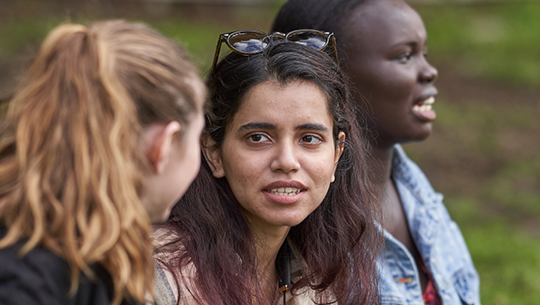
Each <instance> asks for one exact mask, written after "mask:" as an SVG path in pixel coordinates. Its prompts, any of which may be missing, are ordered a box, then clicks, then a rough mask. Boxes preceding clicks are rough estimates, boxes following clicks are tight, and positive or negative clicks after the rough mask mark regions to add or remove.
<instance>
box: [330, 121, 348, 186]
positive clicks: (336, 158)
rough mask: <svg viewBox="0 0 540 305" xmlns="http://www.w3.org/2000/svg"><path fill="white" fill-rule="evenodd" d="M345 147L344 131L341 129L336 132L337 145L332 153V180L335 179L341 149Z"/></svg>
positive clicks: (341, 152)
mask: <svg viewBox="0 0 540 305" xmlns="http://www.w3.org/2000/svg"><path fill="white" fill-rule="evenodd" d="M344 147H345V133H344V132H343V131H340V132H339V134H338V140H337V146H336V152H335V153H334V172H333V173H332V180H331V181H332V182H334V181H335V180H336V176H335V174H336V169H337V165H338V162H339V158H341V155H342V154H343V149H344Z"/></svg>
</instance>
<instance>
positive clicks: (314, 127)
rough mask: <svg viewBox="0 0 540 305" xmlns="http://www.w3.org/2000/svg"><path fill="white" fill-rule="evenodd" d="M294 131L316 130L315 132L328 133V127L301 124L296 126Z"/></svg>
mask: <svg viewBox="0 0 540 305" xmlns="http://www.w3.org/2000/svg"><path fill="white" fill-rule="evenodd" d="M295 130H316V131H324V132H328V131H329V130H328V127H326V126H324V125H323V124H302V125H299V126H296V128H295Z"/></svg>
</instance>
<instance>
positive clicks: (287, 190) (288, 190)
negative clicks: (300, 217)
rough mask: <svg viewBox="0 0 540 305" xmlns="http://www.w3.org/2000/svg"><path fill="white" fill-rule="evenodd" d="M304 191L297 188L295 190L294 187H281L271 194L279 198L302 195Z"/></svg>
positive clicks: (272, 190) (271, 191) (273, 190)
mask: <svg viewBox="0 0 540 305" xmlns="http://www.w3.org/2000/svg"><path fill="white" fill-rule="evenodd" d="M301 191H302V190H299V189H297V188H294V187H280V188H277V189H271V190H270V193H272V194H274V195H279V196H294V195H296V194H298V193H300V192H301Z"/></svg>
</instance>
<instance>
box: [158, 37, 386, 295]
mask: <svg viewBox="0 0 540 305" xmlns="http://www.w3.org/2000/svg"><path fill="white" fill-rule="evenodd" d="M222 40H225V42H227V44H228V45H229V46H230V47H231V48H232V50H233V51H234V52H233V53H231V54H230V55H228V56H227V57H226V58H225V59H223V60H222V61H221V62H219V64H217V65H216V66H215V68H213V69H212V71H211V73H210V76H209V79H208V85H209V88H210V94H211V105H210V106H211V107H210V110H209V113H208V114H207V117H206V128H205V131H204V132H203V141H202V142H203V144H202V152H203V155H204V158H203V161H202V164H203V165H202V167H201V171H200V173H199V175H198V176H197V178H196V179H195V181H194V184H192V186H191V187H190V189H189V190H188V191H187V193H186V196H184V197H183V198H182V200H180V201H179V203H178V204H177V205H176V206H175V207H174V209H173V211H172V214H171V217H170V218H169V220H168V221H167V222H166V223H165V224H164V225H161V226H160V229H158V230H157V232H156V240H157V241H158V243H159V245H158V250H157V254H156V256H155V257H156V258H157V260H158V262H159V268H158V272H157V281H156V299H157V304H230V305H239V304H250V305H251V304H289V305H292V304H327V303H333V302H336V301H337V303H338V304H377V303H378V297H377V286H376V281H377V280H376V271H375V257H376V253H377V249H378V246H379V244H380V241H379V239H378V237H377V231H376V228H375V226H374V224H373V221H372V216H373V213H374V211H373V203H372V200H371V198H372V197H370V196H369V192H368V188H367V186H366V185H365V184H364V183H363V182H364V181H366V180H367V179H366V178H365V176H366V168H365V164H366V160H365V157H366V154H365V148H364V146H363V144H364V143H365V142H364V141H362V136H361V131H360V130H359V129H358V127H357V125H356V124H355V123H354V122H355V120H354V118H355V115H356V114H355V112H354V108H353V107H352V104H351V102H350V97H349V93H348V89H347V87H346V86H345V84H344V80H343V76H342V74H341V72H340V70H339V68H338V66H337V65H336V63H335V61H334V60H332V59H331V57H329V56H327V55H326V54H324V53H323V52H322V51H320V50H317V49H320V48H324V47H325V46H327V45H328V43H329V41H331V40H332V38H331V35H330V34H327V33H323V32H318V31H309V30H306V31H300V32H295V33H289V34H288V35H281V34H279V35H274V36H272V37H266V35H265V34H261V33H258V32H237V33H232V34H226V35H222V36H221V38H220V42H219V44H221V41H222ZM313 40H315V41H317V40H318V41H323V42H324V43H321V44H317V45H318V47H317V49H314V48H312V47H308V46H304V45H302V44H305V45H313V43H312V42H313ZM219 44H218V48H219ZM248 45H249V46H250V47H249V48H248V47H247V46H248ZM218 50H219V49H218ZM326 50H327V51H333V49H332V47H329V48H326ZM217 56H218V54H216V57H217ZM333 304H335V303H333Z"/></svg>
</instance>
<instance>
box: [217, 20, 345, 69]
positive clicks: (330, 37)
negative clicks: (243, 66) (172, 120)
mask: <svg viewBox="0 0 540 305" xmlns="http://www.w3.org/2000/svg"><path fill="white" fill-rule="evenodd" d="M299 33H315V34H320V35H321V36H323V37H325V38H326V43H325V44H324V46H323V47H322V48H321V49H319V51H324V50H325V49H326V47H328V44H329V43H332V47H333V48H334V59H335V60H336V64H337V65H339V60H338V55H337V48H336V38H335V37H334V33H330V32H323V31H319V30H313V29H303V30H294V31H291V32H289V33H287V34H284V33H281V32H275V33H272V34H267V33H264V32H261V31H255V30H247V31H234V32H230V33H224V34H221V35H219V40H218V43H217V46H216V52H215V53H214V60H213V62H212V67H211V68H210V75H211V76H213V75H214V70H215V69H216V65H217V62H218V58H219V52H220V50H221V44H222V43H223V42H225V43H226V44H227V46H228V47H229V49H231V50H232V51H233V52H235V53H238V54H240V55H244V56H250V55H255V54H259V53H261V52H263V51H264V49H266V46H265V47H263V48H261V50H260V51H257V52H253V53H246V52H242V51H240V50H238V49H237V48H236V47H234V45H233V44H232V43H231V41H230V38H231V37H236V36H239V35H253V34H256V35H259V36H261V40H263V39H265V38H268V39H269V41H270V40H271V39H272V38H274V37H278V38H281V39H285V40H286V41H287V40H288V38H289V37H290V36H292V35H296V34H299Z"/></svg>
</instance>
